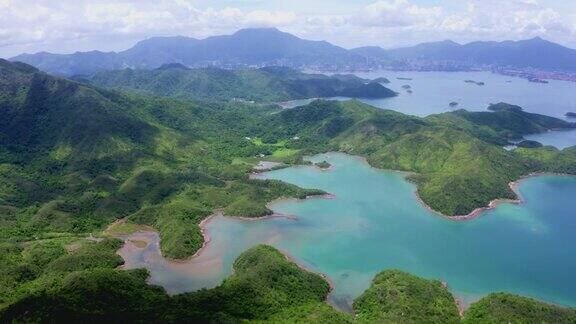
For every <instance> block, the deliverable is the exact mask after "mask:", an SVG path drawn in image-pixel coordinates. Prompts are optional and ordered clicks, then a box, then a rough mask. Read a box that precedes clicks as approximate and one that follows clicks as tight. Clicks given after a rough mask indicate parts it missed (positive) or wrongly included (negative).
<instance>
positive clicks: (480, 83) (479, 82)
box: [464, 80, 485, 86]
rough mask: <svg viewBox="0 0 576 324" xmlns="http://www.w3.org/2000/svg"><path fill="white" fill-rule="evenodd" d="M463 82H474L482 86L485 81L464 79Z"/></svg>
mask: <svg viewBox="0 0 576 324" xmlns="http://www.w3.org/2000/svg"><path fill="white" fill-rule="evenodd" d="M464 82H466V83H471V84H475V85H477V86H483V85H485V83H484V82H482V81H474V80H464Z"/></svg>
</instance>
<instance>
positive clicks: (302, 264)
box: [278, 250, 344, 311]
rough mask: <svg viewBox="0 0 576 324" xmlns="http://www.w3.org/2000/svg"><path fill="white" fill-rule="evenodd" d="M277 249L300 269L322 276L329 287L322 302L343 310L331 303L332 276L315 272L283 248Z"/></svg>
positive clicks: (333, 287) (333, 286)
mask: <svg viewBox="0 0 576 324" xmlns="http://www.w3.org/2000/svg"><path fill="white" fill-rule="evenodd" d="M278 251H280V253H282V254H283V255H284V257H285V258H286V260H288V261H290V262H292V263H294V264H295V265H296V266H298V267H299V268H300V269H302V270H304V271H306V272H310V273H313V274H316V275H319V276H320V277H322V279H324V280H325V281H326V282H327V283H328V287H329V290H328V294H326V298H325V300H324V302H326V303H327V304H328V305H330V306H332V307H334V308H336V309H338V310H341V311H344V310H343V309H341V308H339V307H338V305H336V304H335V303H333V302H332V300H331V299H330V295H332V293H333V292H334V289H335V285H334V281H332V278H330V277H329V276H328V275H327V274H325V273H322V272H317V271H314V270H312V269H310V268H309V267H308V266H307V265H305V264H304V263H303V262H300V261H298V260H297V259H296V258H295V257H294V256H293V255H291V254H290V253H288V252H287V251H284V250H278Z"/></svg>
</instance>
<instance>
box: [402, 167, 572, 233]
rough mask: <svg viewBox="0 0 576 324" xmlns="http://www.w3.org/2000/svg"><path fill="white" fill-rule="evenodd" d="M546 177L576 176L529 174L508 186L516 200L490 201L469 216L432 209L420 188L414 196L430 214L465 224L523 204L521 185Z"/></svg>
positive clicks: (551, 173)
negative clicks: (506, 205)
mask: <svg viewBox="0 0 576 324" xmlns="http://www.w3.org/2000/svg"><path fill="white" fill-rule="evenodd" d="M544 175H553V176H567V177H576V175H573V174H567V173H554V172H532V173H529V174H527V175H523V176H521V177H520V178H518V179H517V180H514V181H512V182H510V183H509V184H508V186H509V187H510V189H511V190H512V192H514V194H515V195H516V199H506V198H497V199H494V200H492V201H490V202H489V203H488V205H487V206H484V207H478V208H476V209H474V210H473V211H471V212H470V213H469V214H467V215H455V216H449V215H446V214H444V213H442V212H439V211H437V210H435V209H433V208H432V207H430V206H429V205H428V204H427V203H426V202H425V201H424V200H423V199H422V197H420V194H419V193H418V188H416V191H415V192H414V194H415V195H416V200H417V201H418V202H419V203H420V204H421V205H422V206H424V208H426V209H427V210H428V211H429V212H432V213H434V214H436V215H438V216H440V217H442V218H445V219H448V220H451V221H455V222H463V221H469V220H473V219H476V218H478V217H479V216H481V215H482V214H483V213H484V212H487V211H490V210H494V209H496V208H497V207H498V205H500V204H502V203H509V204H515V205H520V204H523V203H524V198H523V197H522V195H521V194H520V191H519V190H518V187H519V185H520V183H521V182H522V181H524V180H526V179H529V178H533V177H538V176H544Z"/></svg>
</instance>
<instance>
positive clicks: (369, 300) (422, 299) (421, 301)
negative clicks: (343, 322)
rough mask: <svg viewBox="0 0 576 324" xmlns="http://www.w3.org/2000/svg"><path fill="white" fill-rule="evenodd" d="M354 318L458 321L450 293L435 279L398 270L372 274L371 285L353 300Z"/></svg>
mask: <svg viewBox="0 0 576 324" xmlns="http://www.w3.org/2000/svg"><path fill="white" fill-rule="evenodd" d="M354 311H355V313H356V319H357V320H358V322H364V323H458V322H459V321H460V315H459V314H458V308H457V307H456V302H455V301H454V297H452V295H451V294H450V292H449V291H448V289H447V288H446V287H445V286H443V285H442V283H441V282H440V281H437V280H426V279H422V278H418V277H415V276H413V275H410V274H407V273H405V272H402V271H398V270H387V271H383V272H381V273H379V274H377V275H376V277H375V278H374V280H373V281H372V285H371V286H370V288H368V290H366V291H365V292H364V293H363V294H362V295H361V296H360V297H358V298H357V299H356V300H355V301H354Z"/></svg>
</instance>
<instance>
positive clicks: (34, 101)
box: [0, 60, 576, 322]
mask: <svg viewBox="0 0 576 324" xmlns="http://www.w3.org/2000/svg"><path fill="white" fill-rule="evenodd" d="M491 110H493V112H484V113H470V112H465V111H457V112H453V113H447V114H441V115H435V116H430V117H427V118H419V117H413V116H407V115H403V114H401V113H398V112H394V111H388V110H381V109H377V108H374V107H371V106H368V105H365V104H362V103H360V102H358V101H347V102H337V101H325V100H317V101H314V102H312V103H311V104H309V105H306V106H301V107H297V108H294V109H287V110H282V109H280V108H279V107H278V106H275V105H264V104H258V105H252V104H248V103H244V102H231V103H226V102H205V103H197V102H194V101H188V100H176V99H171V98H159V97H146V96H141V95H137V94H126V93H121V92H117V91H112V90H102V89H100V88H97V87H95V86H92V85H86V84H83V83H78V82H75V81H70V80H67V79H62V78H57V77H53V76H50V75H48V74H45V73H43V72H40V71H38V70H36V69H35V68H32V67H30V66H28V65H25V64H21V63H10V62H7V61H4V60H0V216H1V217H0V249H1V251H2V253H0V258H1V259H0V261H1V262H0V283H1V285H0V287H1V288H0V309H7V310H5V311H4V312H3V315H2V316H4V317H3V319H4V318H5V319H7V320H9V319H19V320H24V321H28V320H34V319H44V318H46V319H54V320H59V319H74V320H83V319H86V318H95V317H96V318H98V316H100V317H99V318H101V319H119V318H124V317H123V316H128V318H132V319H134V320H142V319H144V318H152V319H160V318H162V319H167V320H168V321H176V320H175V319H177V318H190V319H196V320H213V321H220V320H222V321H224V320H231V321H236V320H239V319H248V320H267V319H276V320H290V319H294V318H300V319H302V318H304V319H305V320H310V321H314V320H317V321H319V322H321V321H324V319H329V321H332V320H334V321H336V320H340V321H350V320H352V319H351V317H350V316H348V315H346V314H341V313H336V312H335V311H334V310H333V309H332V308H329V306H327V305H326V304H324V303H322V301H323V300H324V298H325V296H326V294H327V293H328V285H327V284H326V282H324V281H323V280H322V279H321V278H320V277H318V276H315V275H310V274H309V273H306V272H302V271H301V270H300V269H298V268H297V267H296V266H295V265H293V264H291V263H288V262H287V261H286V260H285V259H284V258H283V256H281V255H280V254H279V253H278V252H276V251H274V250H271V249H270V248H263V247H261V248H257V249H255V250H252V251H250V252H248V253H247V254H245V255H243V256H242V257H240V259H239V260H238V261H237V262H236V264H235V267H236V270H237V272H236V274H235V275H234V276H233V277H232V278H231V279H229V280H227V281H225V283H224V284H223V285H222V286H221V287H219V288H216V289H214V290H209V291H201V292H198V293H194V294H186V295H182V296H178V297H174V298H170V297H168V296H167V295H166V294H165V293H164V292H163V291H162V290H161V289H158V288H153V287H149V286H147V285H146V284H145V281H144V279H145V277H146V274H145V273H144V272H141V271H135V272H124V271H119V270H115V268H116V267H117V266H118V265H119V264H121V262H122V260H121V259H120V258H119V257H118V256H117V255H116V254H115V251H116V250H117V249H118V247H119V241H116V240H113V239H107V240H104V241H101V242H95V241H100V238H94V237H93V236H92V233H93V234H97V233H101V231H102V230H104V229H105V228H106V227H107V226H108V225H109V224H111V223H112V222H114V221H116V220H118V219H124V220H126V221H127V222H128V223H131V224H132V223H136V224H145V225H148V226H150V227H152V228H154V229H155V230H157V231H158V232H159V233H160V236H161V238H162V243H161V249H162V252H163V254H164V255H165V256H168V257H172V258H185V257H188V256H191V255H193V254H194V253H195V252H196V251H197V250H198V249H199V248H200V247H201V245H202V242H203V237H202V234H201V232H200V229H199V227H198V224H199V223H200V222H201V221H202V220H203V219H205V218H206V217H207V216H208V215H210V214H212V213H214V211H215V210H221V211H223V212H224V214H225V215H228V216H246V217H258V216H263V215H268V214H270V213H271V211H270V210H269V209H268V208H267V207H266V204H267V203H268V202H270V201H272V200H274V199H277V198H280V197H298V198H305V197H306V196H309V195H319V194H323V192H321V191H319V190H314V189H313V188H308V189H302V188H298V187H296V186H293V185H289V184H285V183H282V182H279V181H259V180H250V179H249V177H248V175H249V174H250V172H251V171H252V169H253V167H254V166H255V165H256V164H257V163H258V162H259V161H260V160H272V161H279V162H283V163H285V164H293V163H302V157H303V156H304V155H307V154H313V153H318V152H326V151H330V150H339V151H343V152H348V153H351V154H357V155H362V156H365V157H366V158H367V159H368V161H369V162H370V163H371V164H372V165H374V166H376V167H381V168H391V169H397V170H404V171H410V172H411V173H412V176H411V179H412V180H413V181H416V182H417V184H418V193H419V195H420V196H421V197H422V199H423V200H424V202H425V203H427V204H428V205H429V206H430V207H432V208H433V209H435V210H437V211H439V212H442V213H444V214H446V215H449V216H451V215H461V214H467V213H469V212H470V211H472V210H473V209H475V208H478V207H482V206H485V205H486V204H487V203H488V202H489V201H490V200H492V199H496V198H513V197H514V193H513V192H512V191H511V190H510V189H509V187H508V183H509V182H510V181H514V180H517V179H518V178H519V177H521V176H523V175H526V174H528V173H530V172H542V171H549V172H560V173H572V174H575V173H576V147H572V148H568V149H565V150H562V151H560V150H557V149H554V148H551V147H541V148H521V149H516V150H513V151H506V150H504V149H503V148H502V145H505V144H507V143H508V140H509V139H511V138H516V137H518V136H520V135H523V134H527V133H532V132H535V131H543V130H547V129H550V128H559V127H561V128H569V127H573V124H569V123H565V122H561V121H559V120H556V119H551V118H548V117H543V116H541V115H534V114H529V113H526V112H523V111H522V110H520V109H519V108H518V107H514V106H510V105H506V104H500V105H497V106H493V107H492V108H491ZM96 236H98V235H96ZM408 279H409V278H408ZM419 285H420V284H417V286H416V287H418V286H419ZM431 291H432V292H437V290H436V289H433V290H431ZM296 292H297V293H296ZM442 294H444V293H442ZM270 296H274V298H271V297H270ZM372 299H373V298H368V297H367V298H366V299H365V301H366V302H369V303H368V304H364V305H365V306H366V309H368V310H367V311H370V312H372V311H374V312H377V314H376V315H373V317H371V316H372V315H370V316H369V315H366V316H367V317H366V318H380V317H381V316H384V318H385V317H386V316H388V315H385V314H383V311H382V309H381V308H378V307H375V308H374V307H372V306H370V304H371V303H372V301H371V300H372ZM122 301H125V302H126V304H123V303H122ZM167 301H169V302H167ZM172 303H176V305H180V306H179V307H178V308H177V309H173V308H171V307H172V306H171V305H172ZM411 304H412V303H411ZM84 305H90V307H84ZM119 305H129V307H124V306H123V307H120V306H119ZM358 305H359V307H362V309H364V306H360V305H363V304H362V303H359V304H358ZM442 305H445V304H442ZM368 306H370V307H368ZM158 307H160V308H161V309H159V308H158ZM99 309H100V310H102V309H107V310H110V312H101V311H99ZM439 309H440V310H442V309H448V308H445V307H444V306H442V307H440V308H439ZM126 310H130V312H129V313H128V314H127V313H126ZM206 310H209V311H208V312H207V311H206ZM481 311H482V308H481V309H480V310H479V311H478V312H476V313H475V314H476V315H475V316H484V315H482V314H481ZM507 311H508V310H507ZM173 312H189V313H184V314H183V313H173ZM307 314H310V315H309V316H308V315H307ZM391 314H392V315H391V316H396V315H394V314H397V312H393V313H391ZM447 314H448V313H447ZM448 315H449V316H452V315H450V314H448ZM302 316H304V317H302ZM418 316H420V315H418ZM435 316H436V315H435ZM436 318H437V317H436ZM450 318H452V317H450ZM326 321H328V320H326Z"/></svg>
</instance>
